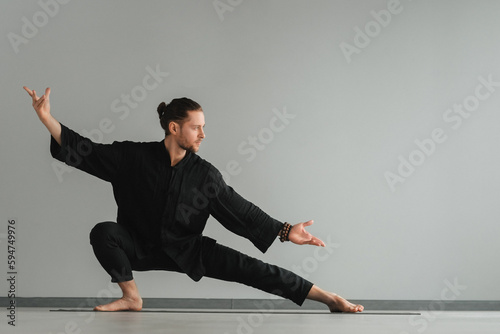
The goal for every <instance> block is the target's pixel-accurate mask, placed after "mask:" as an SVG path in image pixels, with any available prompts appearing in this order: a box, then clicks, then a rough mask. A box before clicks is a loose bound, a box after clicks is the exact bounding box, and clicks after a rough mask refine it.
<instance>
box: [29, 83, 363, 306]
mask: <svg viewBox="0 0 500 334" xmlns="http://www.w3.org/2000/svg"><path fill="white" fill-rule="evenodd" d="M24 89H25V90H26V91H27V92H28V94H29V95H30V96H31V97H32V101H33V108H34V109H35V111H36V113H37V115H38V117H39V119H40V121H41V122H42V123H43V124H44V125H45V126H46V128H47V129H48V130H49V132H50V134H51V147H50V150H51V154H52V156H53V157H55V158H56V159H58V160H60V161H63V162H65V163H67V164H68V165H70V166H73V167H76V168H78V169H80V170H83V171H85V172H87V173H89V174H92V175H94V176H96V177H98V178H100V179H102V180H105V181H108V182H110V183H111V185H112V186H113V193H114V196H115V200H116V202H117V204H118V216H117V223H114V222H103V223H99V224H97V225H96V226H95V227H94V228H93V229H92V231H91V233H90V240H91V244H92V247H93V250H94V253H95V255H96V257H97V259H98V261H99V262H100V264H101V265H102V266H103V268H104V269H105V270H106V271H107V273H108V274H109V275H110V276H111V280H112V282H116V283H118V285H119V286H120V288H121V290H122V292H123V296H122V297H121V298H120V299H118V300H115V301H113V302H111V303H109V304H106V305H99V306H97V307H95V309H94V310H96V311H122V310H130V311H140V310H141V309H142V299H141V297H140V294H139V291H138V289H137V286H136V284H135V281H134V279H133V276H132V271H133V270H136V271H146V270H169V271H177V272H181V273H186V274H187V275H188V276H189V277H190V278H192V279H193V280H195V281H198V280H200V279H201V278H202V277H203V276H207V277H212V278H216V279H221V280H226V281H233V282H238V283H242V284H246V285H249V286H252V287H255V288H257V289H260V290H263V291H267V292H269V293H273V294H276V295H279V296H282V297H284V298H288V299H290V300H292V301H293V302H295V303H296V304H298V305H302V303H303V302H304V300H305V299H306V298H307V299H311V300H316V301H319V302H322V303H324V304H326V305H327V306H328V308H329V309H330V311H331V312H361V311H363V306H362V305H354V304H352V303H350V302H348V301H347V300H345V299H344V298H342V297H340V296H338V295H336V294H334V293H331V292H327V291H324V290H322V289H320V288H319V287H317V286H316V285H314V284H312V283H311V282H309V281H307V280H305V279H303V278H302V277H300V276H298V275H296V274H294V273H292V272H290V271H288V270H285V269H283V268H280V267H278V266H275V265H270V264H267V263H264V262H262V261H260V260H257V259H255V258H251V257H249V256H247V255H245V254H242V253H240V252H237V251H235V250H233V249H230V248H228V247H225V246H222V245H220V244H218V243H217V242H216V241H215V240H213V239H211V238H208V237H206V236H203V235H202V232H203V229H204V227H205V224H206V221H207V219H208V217H209V215H212V216H213V217H214V218H215V219H217V220H218V221H219V222H220V223H221V224H223V225H224V227H226V228H227V229H229V230H230V231H232V232H234V233H236V234H238V235H240V236H242V237H245V238H247V239H249V240H250V241H251V242H252V243H253V244H254V245H255V246H256V247H257V248H258V249H259V250H261V251H262V252H265V251H266V250H267V249H268V247H269V246H270V245H271V244H272V243H273V241H274V239H276V238H277V237H278V236H279V237H280V240H281V241H291V242H293V243H295V244H299V245H303V244H310V245H316V246H325V245H324V243H323V241H321V240H320V239H318V238H316V237H314V236H312V235H311V234H309V233H308V232H307V231H306V230H305V227H306V226H309V225H311V224H312V223H313V222H312V220H311V221H308V222H305V223H298V224H295V225H290V224H288V223H284V224H283V223H281V222H279V221H277V220H275V219H273V218H271V217H270V216H269V215H267V214H266V213H265V212H263V211H262V210H260V209H259V208H258V207H256V206H255V205H253V204H252V203H250V202H248V201H246V200H245V199H243V198H242V197H241V196H240V195H238V194H237V193H236V192H235V191H234V190H233V189H232V188H231V187H229V186H227V185H226V184H225V182H224V180H223V179H222V176H221V174H220V172H219V171H218V170H217V169H216V168H215V167H214V166H212V165H211V164H210V163H208V162H207V161H205V160H203V159H202V158H200V157H199V156H198V155H197V154H196V152H197V151H198V150H199V147H200V144H201V142H202V140H203V139H204V138H205V133H204V131H203V127H204V126H205V118H204V113H203V110H202V108H201V107H200V105H199V104H198V103H196V102H194V101H192V100H190V99H187V98H180V99H174V100H172V102H171V103H169V104H168V105H166V104H165V103H161V104H160V105H159V107H158V115H159V118H160V124H161V126H162V128H163V129H164V130H165V139H164V140H162V141H161V142H151V143H134V142H128V141H127V142H114V143H113V144H107V145H105V144H97V143H93V142H92V141H90V140H89V139H87V138H84V137H82V136H80V135H79V134H77V133H76V132H74V131H72V130H70V129H69V128H67V127H66V126H64V125H62V124H60V123H59V122H58V121H57V120H56V119H55V118H54V117H53V116H52V115H51V113H50V103H49V95H50V88H47V89H46V90H45V94H44V95H42V96H41V97H38V96H37V94H36V92H35V91H34V90H33V91H32V90H30V89H28V88H27V87H24Z"/></svg>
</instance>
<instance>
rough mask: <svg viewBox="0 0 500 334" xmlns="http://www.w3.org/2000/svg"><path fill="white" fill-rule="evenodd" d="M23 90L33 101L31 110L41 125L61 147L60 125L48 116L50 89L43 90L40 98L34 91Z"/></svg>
mask: <svg viewBox="0 0 500 334" xmlns="http://www.w3.org/2000/svg"><path fill="white" fill-rule="evenodd" d="M23 88H24V90H25V91H27V92H28V94H29V95H30V96H31V99H32V100H33V109H35V111H36V114H37V115H38V118H39V119H40V121H41V122H42V124H43V125H45V127H46V128H47V130H49V132H50V134H51V135H52V137H54V139H55V140H56V142H57V143H58V144H59V145H61V124H60V123H59V122H58V121H57V120H56V119H55V118H54V117H53V116H52V115H51V114H50V101H49V95H50V88H48V87H47V89H45V94H44V95H42V96H40V97H38V96H37V95H36V92H35V91H34V90H30V89H29V88H28V87H26V86H24V87H23Z"/></svg>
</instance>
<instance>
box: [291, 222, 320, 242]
mask: <svg viewBox="0 0 500 334" xmlns="http://www.w3.org/2000/svg"><path fill="white" fill-rule="evenodd" d="M312 223H313V221H312V220H310V221H308V222H305V223H298V224H295V225H293V226H292V229H291V230H290V234H289V235H288V239H289V240H290V241H291V242H293V243H294V244H297V245H314V246H322V247H325V243H324V242H323V241H321V240H320V239H318V238H316V237H315V236H313V235H312V234H311V233H309V232H307V231H306V229H305V227H306V226H309V225H312Z"/></svg>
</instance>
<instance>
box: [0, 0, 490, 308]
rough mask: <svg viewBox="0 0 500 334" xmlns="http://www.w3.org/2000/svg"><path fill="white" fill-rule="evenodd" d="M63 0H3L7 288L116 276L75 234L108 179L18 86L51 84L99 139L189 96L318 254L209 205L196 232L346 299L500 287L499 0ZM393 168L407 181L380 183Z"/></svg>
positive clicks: (212, 156)
mask: <svg viewBox="0 0 500 334" xmlns="http://www.w3.org/2000/svg"><path fill="white" fill-rule="evenodd" d="M62 2H63V1H62V0H61V1H60V2H57V6H56V5H55V4H56V2H55V0H42V1H41V2H38V1H23V2H20V1H16V2H12V1H9V2H6V1H3V2H1V5H0V18H1V24H0V26H1V29H2V30H1V36H2V37H3V38H2V41H1V43H2V46H1V48H0V64H1V66H2V72H1V73H2V81H1V86H0V92H1V93H0V94H1V95H2V99H1V101H2V102H1V103H2V111H1V114H0V117H1V118H0V133H1V141H0V145H1V152H2V158H1V159H2V167H1V174H0V177H1V192H0V196H1V197H0V205H1V217H0V218H1V222H2V223H1V225H0V242H1V243H0V247H1V254H3V255H2V256H1V258H0V273H2V275H3V274H6V272H7V271H8V269H7V264H6V261H7V259H6V257H7V255H6V250H7V243H6V233H7V221H8V219H11V218H15V219H16V221H17V249H16V250H17V257H18V259H17V260H18V267H17V270H18V272H19V275H18V282H17V283H18V296H22V297H47V296H54V297H93V296H104V295H107V294H109V293H112V294H113V295H116V296H118V295H119V293H117V291H116V290H114V289H113V288H112V287H110V284H109V277H108V276H107V274H106V273H105V272H104V271H103V270H102V268H101V267H100V266H99V264H98V262H97V260H96V259H95V257H94V255H93V253H92V250H91V247H90V245H89V241H88V234H89V231H90V229H91V228H92V227H93V226H94V224H96V223H98V222H100V221H105V220H114V219H115V216H116V205H115V203H114V200H113V197H112V192H111V187H110V185H109V184H107V183H105V182H103V181H100V180H98V179H96V178H94V177H91V176H89V175H86V174H84V173H83V172H80V171H76V170H73V171H72V172H68V171H64V170H63V171H64V172H63V173H62V175H61V174H60V175H58V174H57V173H56V172H55V169H54V168H55V166H59V165H57V164H55V162H54V160H53V159H52V158H51V156H50V154H49V135H48V132H47V130H46V129H45V128H44V127H43V125H42V124H41V123H40V122H39V121H38V119H37V117H36V115H35V113H34V111H33V109H32V107H31V99H30V97H29V96H28V95H27V94H26V92H25V91H24V90H23V89H22V86H23V85H27V86H28V87H30V88H32V89H35V90H37V92H39V94H41V93H42V92H43V91H44V89H45V87H47V86H50V87H51V88H52V93H51V96H50V98H51V107H52V114H53V115H54V116H55V117H56V118H57V119H58V120H59V121H60V122H62V123H63V124H65V125H67V126H69V127H70V128H72V129H74V130H76V131H78V132H80V133H83V132H84V131H87V133H90V134H91V137H92V138H94V139H95V140H99V141H102V142H106V143H111V142H113V141H115V140H135V141H151V140H154V141H158V140H161V139H162V137H163V136H162V135H163V132H162V130H161V128H160V126H159V123H158V119H157V114H156V107H157V106H158V104H159V103H160V102H162V101H166V102H168V101H170V100H171V99H172V98H175V97H180V96H189V97H191V98H193V99H194V100H196V101H198V102H199V103H200V104H201V105H202V106H203V109H204V111H205V117H206V122H207V126H206V134H207V138H206V140H205V142H204V143H203V145H202V148H201V150H200V152H199V155H200V156H202V157H203V158H205V159H207V160H208V161H210V162H212V163H213V164H214V165H215V166H217V167H218V168H219V169H220V170H221V171H223V172H225V173H226V174H227V175H229V176H230V178H229V179H228V182H229V183H230V185H232V186H233V187H234V188H235V189H236V190H237V191H238V192H239V193H241V194H242V195H243V196H244V197H245V198H247V199H249V200H250V201H252V202H254V203H255V204H257V205H258V206H260V207H261V208H262V209H264V210H265V211H266V212H268V213H269V214H270V215H272V216H273V217H275V218H277V219H280V220H282V221H289V222H292V223H297V222H301V221H306V220H309V219H314V220H315V224H314V225H313V226H311V227H310V228H309V230H310V232H312V233H313V234H315V235H317V236H318V237H320V238H322V239H324V240H325V241H329V242H328V243H329V245H330V248H329V249H328V250H329V251H330V253H328V252H326V251H327V250H321V252H319V251H318V250H317V249H316V248H314V247H312V246H302V247H300V246H296V245H292V244H280V243H279V241H277V242H276V243H275V244H273V246H272V247H271V249H270V250H269V251H268V253H266V254H264V255H262V254H260V253H259V252H258V250H256V249H255V248H254V247H253V246H252V245H251V244H250V243H249V242H248V241H246V240H244V239H241V238H239V237H237V236H235V235H232V234H231V233H229V232H227V231H226V230H224V229H223V228H222V227H221V226H220V225H219V224H218V223H217V222H216V221H215V220H213V219H212V218H211V219H210V220H209V222H208V225H207V228H206V230H205V234H206V235H209V236H211V237H214V238H216V239H218V241H219V242H221V243H223V244H225V245H228V246H231V247H235V248H237V249H239V250H241V251H243V252H246V253H248V254H250V255H252V256H257V257H259V258H261V259H263V260H265V261H269V262H272V263H276V264H279V265H281V266H283V267H285V268H288V269H293V270H296V271H298V272H300V273H302V274H304V276H306V277H307V278H308V279H310V280H312V281H313V282H315V283H317V284H318V285H319V286H321V287H323V288H325V289H328V290H332V291H335V292H337V293H339V294H341V295H343V296H345V297H348V298H356V299H402V300H404V299H415V300H430V299H440V298H443V297H442V296H443V293H445V295H446V296H447V298H450V299H454V298H457V299H460V300H499V299H500V290H499V289H498V288H497V285H498V281H499V280H500V269H499V266H498V263H497V259H498V253H499V251H500V243H498V240H497V239H498V236H499V232H500V224H498V220H499V218H500V205H498V201H499V199H500V176H499V173H498V171H499V170H500V149H499V145H498V143H499V139H500V131H499V125H498V124H499V122H500V115H499V113H498V105H499V103H500V87H499V84H498V82H500V70H499V67H498V59H499V52H500V45H499V39H498V33H499V32H500V23H499V22H498V12H499V11H500V2H498V1H494V0H491V1H456V0H453V1H452V0H449V1H430V0H420V1H409V0H401V1H400V2H399V3H398V2H397V1H396V0H390V1H385V0H384V1H373V0H363V1H361V0H359V1H350V0H344V1H331V0H328V1H327V0H323V1H321V0H314V1H298V0H294V1H291V0H280V1H277V0H275V1H249V0H246V1H240V0H231V1H230V0H220V1H212V0H206V1H205V0H198V1H181V0H179V1H159V0H158V1H116V0H115V1H77V0H73V1H69V2H68V3H62ZM389 15H390V17H389ZM33 28H36V30H35V29H33ZM154 70H158V71H160V72H162V74H161V75H160V76H158V77H157V81H158V82H155V80H154V79H153V78H152V77H147V76H148V73H149V71H154ZM166 73H168V75H167V74H166ZM144 79H146V86H147V87H148V89H146V88H144ZM488 81H489V82H490V83H487V82H488ZM141 87H142V88H141ZM127 94H128V95H132V96H134V97H135V103H136V104H134V105H133V107H132V106H127V105H126V104H125V103H124V102H122V100H121V99H122V96H125V95H127ZM134 97H132V98H131V99H134ZM133 102H134V101H133ZM461 106H462V107H461ZM459 108H462V111H461V113H462V114H460V111H459ZM467 110H471V111H470V112H469V111H467ZM277 113H278V114H281V115H283V114H287V115H288V117H289V118H287V119H286V120H285V121H284V120H282V119H280V118H277V116H276V115H277ZM462 115H463V116H462ZM102 122H103V123H106V122H107V124H106V127H107V129H108V131H106V133H103V132H101V133H100V132H99V131H100V130H99V131H98V129H99V127H100V125H101V123H102ZM436 129H437V130H436ZM100 134H102V136H101V135H100ZM433 136H434V137H433ZM249 137H256V138H258V140H259V142H260V144H259V145H261V146H260V150H257V149H255V148H253V147H254V146H252V144H251V143H250V139H249ZM429 138H432V140H433V144H432V143H431V142H430V139H429ZM417 142H420V143H421V144H420V146H422V147H423V148H419V146H418V144H417ZM252 148H253V150H254V151H253V152H254V153H251V149H252ZM424 151H426V152H427V153H426V152H424ZM410 160H411V162H410ZM402 161H406V162H402ZM228 163H229V164H230V165H231V164H237V166H238V167H237V168H234V166H233V167H228ZM409 164H414V165H416V166H415V167H413V169H414V170H412V167H411V166H409ZM59 168H60V166H59ZM398 169H399V171H398ZM234 171H236V173H235V172H234ZM230 172H232V174H234V175H231V174H230ZM60 173H61V172H60ZM387 173H393V175H392V176H391V177H392V178H393V179H394V180H399V181H403V180H404V182H396V183H395V184H394V186H393V188H392V189H391V186H390V184H389V182H388V181H387V179H386V176H387ZM400 174H402V175H400ZM396 175H399V179H395V178H394V177H396ZM136 280H137V283H138V285H139V288H140V291H141V293H142V295H143V297H186V298H189V297H192V298H195V297H206V298H266V297H269V295H267V294H264V293H261V292H259V291H257V290H253V289H251V288H247V287H244V286H239V285H236V284H232V283H225V282H218V281H214V280H211V279H202V280H201V281H200V282H199V283H194V282H192V281H191V280H190V279H189V278H188V277H187V276H185V275H182V274H178V273H168V272H149V273H137V274H136ZM450 284H452V285H457V284H458V285H460V287H459V288H455V290H453V289H450V288H449V285H450ZM7 290H8V289H7V282H6V280H4V279H2V280H0V291H1V292H0V295H6V291H7Z"/></svg>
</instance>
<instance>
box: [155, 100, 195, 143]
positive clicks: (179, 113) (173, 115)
mask: <svg viewBox="0 0 500 334" xmlns="http://www.w3.org/2000/svg"><path fill="white" fill-rule="evenodd" d="M194 110H201V106H200V105H199V104H198V103H196V102H195V101H193V100H191V99H188V98H187V97H181V98H178V99H173V100H172V102H170V103H169V104H165V102H162V103H160V105H159V106H158V109H157V111H158V116H159V117H160V124H161V127H162V128H163V130H165V136H168V135H169V134H170V130H169V129H168V125H169V124H170V122H176V123H179V124H180V125H181V126H182V123H184V121H185V120H186V118H187V117H188V111H194Z"/></svg>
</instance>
